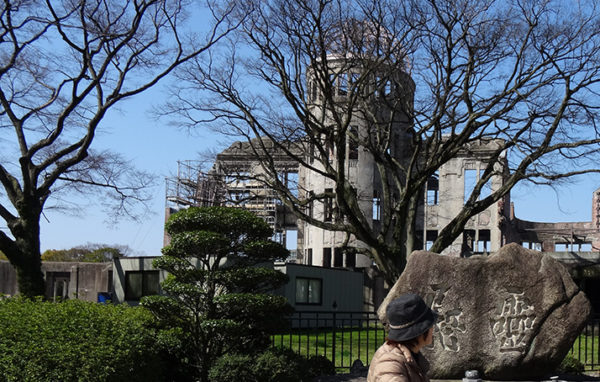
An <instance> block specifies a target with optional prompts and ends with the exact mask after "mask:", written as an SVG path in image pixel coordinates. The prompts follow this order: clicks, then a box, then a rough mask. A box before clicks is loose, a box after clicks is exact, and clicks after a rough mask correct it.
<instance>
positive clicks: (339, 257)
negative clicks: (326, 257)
mask: <svg viewBox="0 0 600 382" xmlns="http://www.w3.org/2000/svg"><path fill="white" fill-rule="evenodd" d="M333 266H334V267H336V268H341V267H343V266H344V251H343V250H342V248H334V250H333Z"/></svg>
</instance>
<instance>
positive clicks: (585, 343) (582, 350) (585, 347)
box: [569, 334, 600, 371]
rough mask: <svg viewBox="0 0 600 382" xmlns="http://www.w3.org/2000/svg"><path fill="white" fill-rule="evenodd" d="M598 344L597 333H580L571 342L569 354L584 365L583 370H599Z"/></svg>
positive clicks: (599, 342) (599, 343) (599, 353)
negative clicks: (591, 334)
mask: <svg viewBox="0 0 600 382" xmlns="http://www.w3.org/2000/svg"><path fill="white" fill-rule="evenodd" d="M599 345H600V341H599V337H598V335H595V336H589V335H584V334H581V335H580V336H579V337H577V339H576V340H575V342H574V343H573V347H572V348H571V351H570V352H569V354H571V355H572V356H573V358H575V359H577V360H579V361H580V362H581V363H582V364H583V365H584V366H585V370H588V371H589V370H600V357H599V355H600V352H599V350H600V348H599Z"/></svg>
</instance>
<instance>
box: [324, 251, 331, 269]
mask: <svg viewBox="0 0 600 382" xmlns="http://www.w3.org/2000/svg"><path fill="white" fill-rule="evenodd" d="M323 266H324V267H325V268H329V267H331V248H323Z"/></svg>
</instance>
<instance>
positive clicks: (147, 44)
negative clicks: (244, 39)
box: [0, 0, 230, 296]
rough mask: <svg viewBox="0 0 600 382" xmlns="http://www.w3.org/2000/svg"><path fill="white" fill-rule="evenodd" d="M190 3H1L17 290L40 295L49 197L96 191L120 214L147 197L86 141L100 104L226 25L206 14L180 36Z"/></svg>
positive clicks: (3, 175)
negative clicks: (198, 29)
mask: <svg viewBox="0 0 600 382" xmlns="http://www.w3.org/2000/svg"><path fill="white" fill-rule="evenodd" d="M192 5H193V2H186V1H178V0H173V1H169V0H133V1H131V0H127V1H112V0H89V1H86V0H81V1H71V0H65V1H59V2H55V1H49V0H48V1H36V0H34V1H30V0H14V1H11V0H7V1H4V2H3V4H2V5H1V6H0V57H1V59H0V62H1V63H0V132H1V133H2V135H1V138H0V145H1V146H2V150H1V154H0V184H2V190H1V191H0V198H1V199H0V217H2V219H4V221H5V222H6V225H7V227H8V229H9V231H10V233H6V232H2V231H0V250H1V251H2V252H3V253H4V254H5V255H6V257H7V258H8V259H9V260H10V262H11V264H12V265H13V266H14V267H15V268H16V270H17V275H18V279H19V290H20V293H22V294H23V295H26V296H36V295H42V294H43V293H44V280H43V275H42V273H41V260H40V238H39V234H40V228H39V220H40V217H41V215H42V213H43V210H44V208H45V207H46V204H47V201H48V200H51V198H52V197H53V196H55V195H56V196H57V198H54V201H55V202H58V205H60V204H61V203H60V200H61V198H62V200H63V201H65V200H68V199H69V196H70V195H72V192H88V191H90V190H94V189H96V190H101V192H104V193H105V197H108V198H109V200H112V201H113V202H116V210H117V212H118V213H121V214H129V215H131V214H132V213H134V212H135V211H134V210H132V209H131V207H132V203H135V202H139V201H141V202H143V201H145V200H147V199H148V198H149V195H147V193H146V191H145V187H146V186H147V185H148V181H149V179H150V178H149V176H148V175H147V174H144V173H141V172H139V171H136V170H135V169H132V168H131V166H130V164H128V163H127V162H126V161H125V160H124V159H123V158H121V156H120V155H118V154H115V153H112V152H108V151H107V152H96V151H94V150H93V149H92V147H91V146H92V142H93V140H94V137H95V135H96V133H97V129H98V125H99V123H100V121H101V120H102V118H103V117H104V116H105V115H106V113H107V111H108V110H109V109H111V108H113V107H114V106H115V105H118V104H119V102H121V101H123V100H125V99H128V98H130V97H132V96H134V95H136V94H139V93H141V92H143V91H145V90H147V89H149V88H151V87H152V86H154V85H156V84H157V83H158V82H159V80H161V79H162V78H164V77H165V76H167V75H168V74H169V73H171V72H172V71H173V69H174V68H176V67H177V66H178V65H181V64H182V63H185V62H186V61H188V60H190V59H192V58H197V57H198V55H199V54H201V53H202V52H203V51H205V50H206V49H208V48H209V47H210V46H211V45H213V44H214V43H215V42H216V41H218V40H219V39H220V38H221V37H222V36H223V35H224V34H226V33H228V31H229V30H230V25H228V24H227V23H226V22H225V21H224V20H223V19H214V24H213V27H212V28H209V29H208V32H207V34H206V35H202V36H200V35H199V34H198V33H196V34H195V35H193V34H184V33H183V32H182V31H183V30H185V29H184V28H183V27H184V26H185V24H184V23H185V21H186V18H188V15H187V12H185V9H186V8H187V7H191V6H192ZM208 9H209V10H208V11H207V12H212V11H211V10H210V8H208ZM213 16H214V13H213V14H209V17H208V19H212V18H213ZM222 16H223V17H225V16H227V12H225V13H223V15H222ZM188 21H189V20H188ZM187 30H190V29H189V28H188V29H187ZM205 32H206V31H205ZM203 33H204V32H203ZM11 133H12V134H11ZM132 144H137V143H135V142H132ZM61 195H62V196H61Z"/></svg>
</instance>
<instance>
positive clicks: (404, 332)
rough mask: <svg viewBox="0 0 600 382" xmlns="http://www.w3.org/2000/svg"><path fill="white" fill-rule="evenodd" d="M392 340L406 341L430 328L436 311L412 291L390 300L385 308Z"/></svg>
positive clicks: (389, 336)
mask: <svg viewBox="0 0 600 382" xmlns="http://www.w3.org/2000/svg"><path fill="white" fill-rule="evenodd" d="M385 313H386V316H387V319H388V323H389V327H390V331H389V333H388V338H389V339H390V340H392V341H396V342H400V341H407V340H410V339H413V338H416V337H418V336H420V335H421V334H423V333H425V332H426V331H427V330H428V329H429V328H431V327H432V326H433V325H434V324H435V321H436V319H437V316H438V315H437V313H436V312H434V311H433V310H431V309H430V308H429V307H428V306H427V304H425V301H423V299H422V298H421V297H420V296H418V295H416V294H413V293H408V294H405V295H402V296H400V297H398V298H396V299H394V300H392V301H391V302H390V303H389V304H388V306H387V308H386V310H385Z"/></svg>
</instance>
